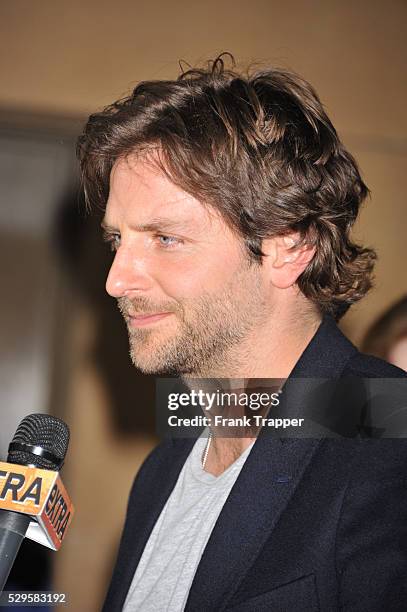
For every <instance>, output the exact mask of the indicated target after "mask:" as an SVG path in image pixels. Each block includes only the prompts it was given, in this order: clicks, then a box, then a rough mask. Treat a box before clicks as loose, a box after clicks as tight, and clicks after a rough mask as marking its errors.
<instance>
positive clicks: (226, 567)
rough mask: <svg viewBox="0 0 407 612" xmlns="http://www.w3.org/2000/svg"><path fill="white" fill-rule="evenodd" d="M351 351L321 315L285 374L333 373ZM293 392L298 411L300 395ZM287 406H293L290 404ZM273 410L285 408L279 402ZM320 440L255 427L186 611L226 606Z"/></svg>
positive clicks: (339, 371) (322, 375) (335, 375)
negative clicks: (256, 433) (272, 433)
mask: <svg viewBox="0 0 407 612" xmlns="http://www.w3.org/2000/svg"><path fill="white" fill-rule="evenodd" d="M356 352H357V350H356V348H355V347H354V346H353V345H352V344H351V343H350V342H349V341H348V340H347V339H346V338H345V336H343V334H342V333H341V332H340V331H339V329H338V328H337V327H336V324H335V322H334V321H333V319H332V318H331V317H328V316H327V317H325V318H324V320H323V322H322V324H321V326H320V328H319V329H318V331H317V333H316V335H315V336H314V338H313V339H312V341H311V342H310V344H309V345H308V346H307V348H306V349H305V351H304V353H303V355H302V356H301V358H300V359H299V361H298V363H297V364H296V366H295V367H294V369H293V371H292V373H291V375H290V379H291V378H311V377H312V378H320V379H322V378H339V377H340V376H341V374H342V371H343V370H344V368H345V366H346V364H347V363H348V361H349V360H350V358H351V357H352V356H353V355H354V354H355V353H356ZM290 379H289V380H288V381H287V383H286V384H289V382H290ZM295 396H296V399H295V404H296V407H297V413H296V414H297V416H298V415H299V414H301V413H300V412H299V411H298V410H300V409H301V405H302V403H301V402H302V401H304V402H305V401H306V397H303V398H301V397H300V396H298V394H295ZM290 402H291V397H290ZM294 408H295V407H294ZM287 410H288V411H289V412H291V411H293V406H292V404H290V406H287ZM278 412H279V413H280V414H282V413H284V412H285V407H284V402H282V404H281V405H280V407H279V410H278ZM294 414H295V409H294ZM320 442H321V440H320V439H310V438H296V439H293V438H284V439H280V438H274V437H271V436H270V435H268V434H266V433H264V432H261V434H260V435H259V437H258V439H257V440H256V442H255V444H254V446H253V449H252V451H251V453H250V455H249V457H248V458H247V460H246V463H245V464H244V466H243V468H242V471H241V473H240V475H239V477H238V479H237V481H236V483H235V485H234V487H233V488H232V491H231V493H230V495H229V497H228V499H227V501H226V503H225V505H224V506H223V509H222V511H221V513H220V515H219V518H218V520H217V523H216V525H215V527H214V529H213V531H212V534H211V536H210V538H209V541H208V544H207V546H206V548H205V550H204V553H203V555H202V558H201V561H200V563H199V566H198V568H197V571H196V574H195V577H194V580H193V583H192V586H191V589H190V592H189V597H188V600H187V605H186V608H185V610H186V612H194V611H196V610H199V611H200V612H205V611H206V610H208V611H209V610H219V611H220V610H223V609H224V608H225V607H226V605H227V603H228V601H229V600H230V598H231V597H232V596H233V594H234V593H235V592H236V590H237V588H238V586H239V584H240V582H241V580H242V579H243V578H244V576H245V574H246V573H247V570H248V568H249V567H250V566H251V565H252V563H253V562H254V560H255V558H256V556H257V555H258V554H259V552H260V550H261V548H262V546H263V545H264V543H265V542H266V540H267V539H268V538H269V536H270V533H271V532H272V530H273V529H274V528H275V526H276V524H277V522H278V520H279V518H280V516H281V514H282V512H283V511H284V508H285V507H286V505H287V503H288V502H289V500H290V498H291V496H292V495H293V493H294V491H295V489H296V487H297V486H298V484H299V482H300V480H301V478H302V475H303V473H304V471H305V470H306V468H307V466H308V465H309V463H310V462H311V461H312V457H313V455H314V453H315V452H316V450H317V449H318V446H319V444H320Z"/></svg>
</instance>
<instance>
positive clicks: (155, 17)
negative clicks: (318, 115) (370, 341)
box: [0, 0, 407, 341]
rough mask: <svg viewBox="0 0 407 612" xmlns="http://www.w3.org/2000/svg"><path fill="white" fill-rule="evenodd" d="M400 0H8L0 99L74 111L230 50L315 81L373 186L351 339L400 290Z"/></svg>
mask: <svg viewBox="0 0 407 612" xmlns="http://www.w3.org/2000/svg"><path fill="white" fill-rule="evenodd" d="M406 17H407V5H406V3H405V2H404V1H403V0H390V1H388V0H382V1H377V0H376V1H371V0H359V1H357V2H343V1H342V0H309V1H308V0H285V1H284V2H277V1H276V0H253V1H252V2H246V0H244V1H243V0H235V1H231V0H228V1H225V2H222V1H220V2H219V1H214V0H209V1H207V2H202V3H196V2H186V1H184V0H177V1H173V2H146V1H140V0H119V1H117V2H107V1H106V0H87V1H83V0H70V1H69V2H68V1H67V0H66V1H62V0H60V1H58V2H55V1H54V0H36V1H32V0H13V2H8V3H5V2H4V3H2V4H1V6H0V23H1V31H0V62H1V79H0V107H1V106H3V107H8V108H19V109H26V110H30V111H31V110H36V111H41V112H51V113H54V114H55V113H62V114H65V115H70V114H73V115H83V116H86V114H87V113H89V112H91V111H93V110H95V109H97V108H100V107H101V106H103V105H105V104H107V103H109V102H111V101H112V100H113V99H116V98H117V97H119V96H121V95H122V94H125V93H126V92H127V91H128V89H129V88H130V87H132V86H133V85H134V84H135V83H136V82H137V81H139V80H141V79H145V78H166V77H171V78H173V77H174V76H175V75H176V74H177V70H178V65H177V63H178V60H179V59H180V58H182V59H185V60H187V61H189V62H191V63H194V62H196V61H199V60H201V59H205V58H209V57H213V56H214V55H215V54H216V53H218V52H219V51H222V50H230V51H231V52H233V53H234V54H235V56H236V58H237V59H238V60H239V61H240V62H242V63H243V64H246V63H248V62H251V61H254V60H260V61H262V62H265V63H268V62H269V63H275V64H279V65H284V66H288V67H291V68H293V69H295V70H296V71H298V72H299V73H301V74H302V75H304V76H305V77H306V78H307V79H309V80H310V81H311V82H312V83H313V84H314V85H315V87H316V88H317V90H318V92H319V93H320V96H321V97H322V100H323V101H324V103H325V105H326V107H327V110H328V112H329V113H330V115H331V117H332V119H333V120H334V123H335V125H336V127H337V129H338V131H339V132H340V134H341V135H342V136H343V138H344V140H345V142H346V143H347V144H348V145H349V147H350V148H351V150H352V152H353V153H354V154H355V155H356V157H357V159H358V160H359V162H360V164H361V168H362V171H363V174H364V176H365V178H366V181H367V183H368V185H369V187H370V188H371V190H372V201H371V202H370V203H369V204H368V205H367V206H366V210H365V212H364V214H363V217H362V219H363V223H362V224H361V229H360V234H361V235H363V237H364V239H365V240H366V241H367V242H368V243H370V244H374V245H375V246H377V248H378V250H379V254H380V257H381V261H380V263H379V265H378V269H377V270H378V275H377V276H378V278H377V289H376V291H375V292H374V294H372V296H371V297H370V298H368V299H367V300H365V301H364V302H363V303H362V304H361V305H360V306H359V307H358V308H357V309H355V310H354V312H353V313H352V314H350V315H349V316H348V317H347V320H346V321H345V326H346V327H347V331H348V333H349V334H350V335H351V337H352V338H353V339H354V340H355V341H358V340H359V339H360V337H361V335H362V334H363V332H364V330H365V329H366V326H367V325H368V323H369V322H370V321H371V320H372V318H373V317H374V316H375V315H376V314H377V313H378V312H380V311H381V310H382V309H383V308H384V307H385V306H386V305H387V304H388V303H389V301H391V300H393V299H395V298H397V297H398V296H400V295H401V294H402V293H403V292H404V291H405V289H406V287H405V283H403V282H402V280H401V278H400V275H401V270H400V261H401V260H402V259H403V255H404V257H405V245H404V232H403V231H402V228H406V226H407V223H406V213H405V210H406V207H405V206H404V205H403V204H404V199H405V196H404V181H403V179H404V173H403V169H404V167H405V161H406V156H407V145H406V134H407V113H405V104H406V98H407V96H406V89H407V81H406V79H405V74H404V73H405V63H406V42H405V26H406Z"/></svg>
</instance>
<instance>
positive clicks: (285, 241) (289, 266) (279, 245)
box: [262, 232, 315, 289]
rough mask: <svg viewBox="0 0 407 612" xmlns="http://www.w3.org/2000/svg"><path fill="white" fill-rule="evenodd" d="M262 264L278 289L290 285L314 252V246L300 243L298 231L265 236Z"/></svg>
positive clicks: (295, 280) (299, 274) (302, 270)
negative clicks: (282, 234)
mask: <svg viewBox="0 0 407 612" xmlns="http://www.w3.org/2000/svg"><path fill="white" fill-rule="evenodd" d="M297 245H298V246H297ZM262 250H263V253H264V254H265V255H266V257H265V258H264V259H263V265H265V266H266V267H267V273H268V275H269V278H270V280H271V282H272V284H273V285H274V286H275V287H277V288H279V289H288V287H292V286H293V285H294V284H295V283H296V282H297V279H298V277H299V276H301V274H302V273H303V272H304V270H305V268H306V267H307V266H308V264H309V263H310V261H311V260H312V258H313V257H314V254H315V246H313V245H310V244H301V239H300V235H299V234H298V233H294V232H293V233H291V234H286V235H285V236H276V237H275V238H267V239H266V240H264V241H263V243H262Z"/></svg>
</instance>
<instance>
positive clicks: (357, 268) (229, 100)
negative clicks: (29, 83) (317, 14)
mask: <svg viewBox="0 0 407 612" xmlns="http://www.w3.org/2000/svg"><path fill="white" fill-rule="evenodd" d="M225 55H226V56H227V55H228V54H222V55H221V56H219V57H218V58H217V59H215V60H214V61H212V62H209V63H208V65H207V66H206V67H205V68H202V69H190V70H187V71H183V72H182V74H181V75H180V76H179V78H178V79H177V80H175V81H163V80H161V81H145V82H142V83H140V84H139V85H138V86H137V87H136V88H135V89H134V91H133V92H132V93H131V95H129V96H128V97H126V98H124V99H121V100H118V101H117V102H115V103H114V104H112V105H111V106H108V107H107V108H105V109H104V110H103V111H102V112H100V113H96V114H94V115H91V116H90V117H89V120H88V122H87V124H86V126H85V128H84V131H83V134H82V135H81V136H80V138H79V140H78V145H77V154H78V158H79V161H80V166H81V171H82V178H83V183H84V188H85V194H86V198H87V201H88V203H89V204H91V205H94V204H96V205H98V206H104V205H105V204H106V201H107V198H108V195H109V178H110V172H111V170H112V167H113V165H114V163H115V162H116V161H117V160H118V159H119V158H123V157H125V156H127V155H130V154H140V155H148V153H149V152H151V150H154V151H155V152H156V153H157V154H158V158H157V159H158V162H157V163H158V164H159V165H160V167H161V169H162V170H163V171H164V172H165V173H166V174H167V175H168V176H169V177H170V178H171V180H172V181H173V182H174V183H176V184H177V185H179V186H181V187H182V188H183V189H184V190H185V191H187V192H189V193H190V194H192V195H193V196H194V197H195V198H197V199H199V200H200V201H201V202H203V203H205V204H208V205H209V206H212V207H214V208H216V209H217V210H218V211H219V212H220V213H221V214H222V216H223V218H224V219H225V220H226V222H227V223H228V224H229V225H230V226H231V227H232V228H234V229H235V230H236V231H237V232H238V233H239V234H240V235H241V236H242V237H243V239H244V240H245V242H246V245H247V249H248V252H249V254H250V257H251V258H253V259H254V260H256V261H257V262H261V260H262V257H263V256H264V255H263V253H262V241H263V239H265V238H268V237H272V236H277V235H284V234H288V233H290V232H298V233H299V235H300V237H301V242H302V243H308V244H311V245H315V247H316V252H315V256H314V257H313V259H312V261H311V262H310V264H309V265H308V266H307V268H306V269H305V271H304V272H303V273H302V274H301V276H300V277H299V279H298V281H297V282H298V286H299V288H300V289H301V291H302V292H303V294H304V295H305V296H306V297H308V298H309V299H310V300H312V301H313V302H314V303H316V304H317V305H318V306H319V308H320V309H321V311H322V312H330V313H331V314H333V315H334V316H335V317H336V318H339V317H340V316H342V315H343V314H344V313H345V312H346V310H347V309H348V308H349V306H350V305H351V304H352V303H354V302H356V301H357V300H359V299H360V298H361V297H363V296H364V295H365V293H366V292H367V291H368V290H369V288H370V287H371V275H372V269H373V265H374V259H375V253H374V251H373V250H371V249H369V248H362V247H361V246H359V245H357V244H355V242H353V241H352V239H351V237H350V231H351V228H352V226H353V224H354V222H355V219H356V217H357V214H358V211H359V207H360V205H361V203H362V202H363V200H364V199H365V197H366V195H367V193H368V189H367V187H366V185H365V184H364V182H363V180H362V178H361V176H360V173H359V170H358V166H357V164H356V162H355V160H354V158H353V157H352V156H351V155H350V154H349V153H348V151H347V150H346V149H345V147H344V146H343V144H342V143H341V141H340V140H339V137H338V135H337V133H336V131H335V129H334V127H333V125H332V123H331V122H330V120H329V118H328V116H327V115H326V113H325V111H324V109H323V106H322V104H321V102H320V100H319V98H318V96H317V94H316V92H315V90H314V89H313V88H312V87H311V85H309V83H307V82H306V81H304V80H303V79H302V78H301V77H299V76H298V75H296V74H294V73H292V72H289V71H287V70H282V69H277V68H271V69H267V70H261V71H256V72H253V73H251V74H250V73H248V74H245V75H243V74H239V73H238V72H236V71H235V70H234V69H227V68H226V67H225ZM231 59H232V62H233V58H231ZM232 68H233V66H232Z"/></svg>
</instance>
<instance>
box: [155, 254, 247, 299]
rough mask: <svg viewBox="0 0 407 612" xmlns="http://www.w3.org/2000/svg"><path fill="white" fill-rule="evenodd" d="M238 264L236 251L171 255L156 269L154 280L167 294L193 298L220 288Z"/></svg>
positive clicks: (236, 270)
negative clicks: (156, 275) (155, 279)
mask: <svg viewBox="0 0 407 612" xmlns="http://www.w3.org/2000/svg"><path fill="white" fill-rule="evenodd" d="M242 265H243V260H242V255H241V253H240V252H239V253H225V252H219V251H216V252H211V253H208V252H201V253H194V254H190V255H189V256H188V255H182V256H181V255H178V254H175V253H172V254H171V257H167V259H166V261H165V263H163V262H162V265H161V266H160V267H159V269H158V277H157V280H158V282H159V284H160V285H161V287H162V289H163V290H164V292H165V293H166V294H167V295H170V296H173V297H177V298H194V297H199V296H200V295H202V293H218V292H219V291H221V290H222V289H224V287H225V285H227V284H228V283H229V282H230V279H231V278H232V277H233V276H234V275H235V274H237V273H238V272H239V270H240V269H241V268H242Z"/></svg>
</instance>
